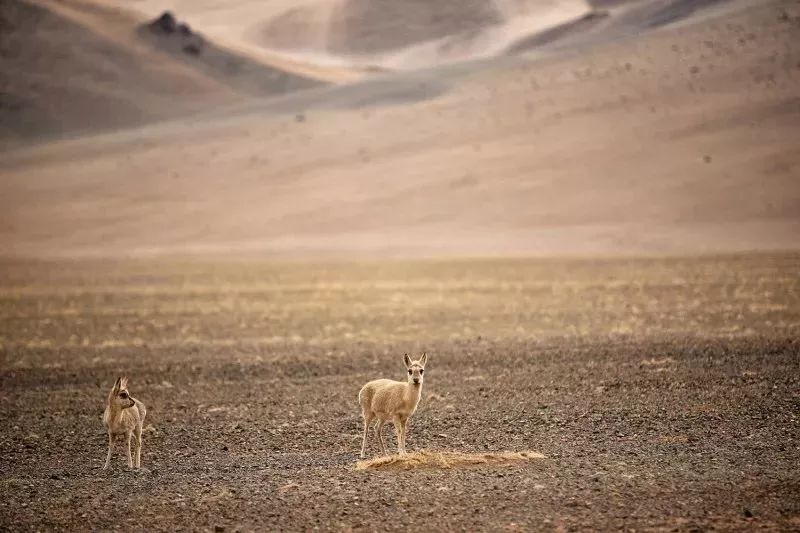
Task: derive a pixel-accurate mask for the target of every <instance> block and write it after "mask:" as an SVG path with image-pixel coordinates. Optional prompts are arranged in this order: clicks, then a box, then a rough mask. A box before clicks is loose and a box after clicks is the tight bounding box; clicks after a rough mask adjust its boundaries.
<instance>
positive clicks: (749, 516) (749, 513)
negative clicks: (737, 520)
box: [743, 507, 753, 518]
mask: <svg viewBox="0 0 800 533" xmlns="http://www.w3.org/2000/svg"><path fill="white" fill-rule="evenodd" d="M743 512H744V515H745V516H746V517H747V518H753V511H751V510H750V509H748V508H747V507H745V508H744V511H743Z"/></svg>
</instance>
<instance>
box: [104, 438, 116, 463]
mask: <svg viewBox="0 0 800 533" xmlns="http://www.w3.org/2000/svg"><path fill="white" fill-rule="evenodd" d="M113 449H114V435H112V434H111V433H109V434H108V454H107V455H106V464H105V466H104V467H103V470H108V466H109V465H110V464H111V450H113Z"/></svg>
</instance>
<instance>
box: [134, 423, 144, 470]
mask: <svg viewBox="0 0 800 533" xmlns="http://www.w3.org/2000/svg"><path fill="white" fill-rule="evenodd" d="M133 436H134V437H135V438H136V441H135V443H134V444H135V445H136V457H135V461H134V463H133V465H134V466H135V467H136V468H139V467H141V466H142V426H136V429H135V430H134V433H133Z"/></svg>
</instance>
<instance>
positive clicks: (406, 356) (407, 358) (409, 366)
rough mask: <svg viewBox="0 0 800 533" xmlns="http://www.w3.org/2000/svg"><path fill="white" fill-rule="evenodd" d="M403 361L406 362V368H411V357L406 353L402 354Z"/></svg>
mask: <svg viewBox="0 0 800 533" xmlns="http://www.w3.org/2000/svg"><path fill="white" fill-rule="evenodd" d="M403 362H404V363H405V364H406V368H411V358H410V357H409V356H408V354H407V353H406V354H403Z"/></svg>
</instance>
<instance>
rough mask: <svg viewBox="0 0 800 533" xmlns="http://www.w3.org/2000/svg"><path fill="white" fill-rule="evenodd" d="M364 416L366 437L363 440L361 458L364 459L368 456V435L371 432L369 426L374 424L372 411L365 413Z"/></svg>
mask: <svg viewBox="0 0 800 533" xmlns="http://www.w3.org/2000/svg"><path fill="white" fill-rule="evenodd" d="M363 417H364V438H363V439H362V440H361V458H362V459H364V458H365V457H366V456H367V435H368V434H369V426H370V424H372V418H373V417H372V414H371V413H366V412H365V413H363Z"/></svg>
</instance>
